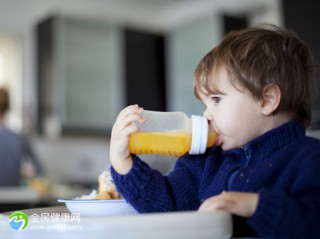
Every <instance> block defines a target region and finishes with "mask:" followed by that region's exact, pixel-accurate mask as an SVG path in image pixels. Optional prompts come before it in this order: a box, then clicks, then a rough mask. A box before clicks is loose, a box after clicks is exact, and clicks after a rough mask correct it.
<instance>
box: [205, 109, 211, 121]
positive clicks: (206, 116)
mask: <svg viewBox="0 0 320 239" xmlns="http://www.w3.org/2000/svg"><path fill="white" fill-rule="evenodd" d="M203 117H205V118H206V119H207V120H208V121H213V115H212V113H210V111H209V110H208V107H207V108H206V110H205V111H204V112H203Z"/></svg>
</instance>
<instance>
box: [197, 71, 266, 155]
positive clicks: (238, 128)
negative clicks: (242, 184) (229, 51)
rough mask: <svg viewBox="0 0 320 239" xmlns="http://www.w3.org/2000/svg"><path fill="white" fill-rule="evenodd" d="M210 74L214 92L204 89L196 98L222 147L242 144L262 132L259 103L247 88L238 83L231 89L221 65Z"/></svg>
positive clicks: (262, 120) (224, 148) (233, 146)
mask: <svg viewBox="0 0 320 239" xmlns="http://www.w3.org/2000/svg"><path fill="white" fill-rule="evenodd" d="M211 77H212V79H211V82H214V85H215V87H214V88H215V92H214V93H208V92H207V91H204V93H202V94H200V97H201V100H202V102H203V103H204V104H205V106H206V110H205V112H204V114H203V115H204V116H205V117H206V118H207V119H208V121H209V125H210V127H213V128H214V129H215V131H216V132H217V133H218V135H219V136H218V143H219V145H221V147H222V149H223V150H229V149H232V148H236V147H241V146H244V145H245V144H246V143H248V142H249V141H251V140H253V139H254V138H256V137H258V136H259V135H261V134H263V133H264V132H265V128H264V126H263V123H264V116H263V114H262V113H261V104H260V103H259V102H258V101H257V100H255V99H253V97H252V96H251V94H250V93H249V92H248V91H247V90H245V89H243V88H241V87H240V86H239V87H238V86H237V88H235V87H234V86H233V85H232V84H231V82H230V79H229V76H228V74H227V71H226V70H225V69H224V68H221V69H220V70H218V71H217V72H216V74H212V76H211Z"/></svg>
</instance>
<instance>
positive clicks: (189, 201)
mask: <svg viewBox="0 0 320 239" xmlns="http://www.w3.org/2000/svg"><path fill="white" fill-rule="evenodd" d="M179 160H180V161H185V162H188V161H187V160H185V159H183V158H180V159H179ZM179 160H178V161H179ZM189 163H190V162H189ZM180 164H181V163H180ZM111 175H112V177H113V180H114V183H115V185H116V187H117V190H118V191H119V193H120V194H121V195H122V196H123V197H124V198H125V199H126V200H127V201H128V202H129V203H130V204H131V205H132V206H133V207H134V208H135V209H136V210H137V211H138V212H140V213H143V212H161V211H179V210H195V209H196V208H197V207H198V199H197V198H198V197H197V190H194V189H195V188H197V186H196V185H195V184H196V180H194V179H192V176H191V175H192V173H190V171H189V170H188V169H186V167H184V166H178V167H177V166H176V167H175V169H174V170H173V172H171V173H170V175H168V176H163V175H162V174H161V173H160V172H159V171H157V170H154V169H152V168H150V167H149V165H147V164H146V163H145V162H143V161H142V160H141V159H140V158H139V157H137V156H133V167H132V168H131V170H130V171H129V172H128V173H127V174H125V175H120V174H118V173H117V172H116V171H115V170H114V169H113V168H112V167H111ZM186 178H187V180H186ZM188 178H189V179H190V180H191V182H190V180H189V179H188ZM186 182H188V183H186Z"/></svg>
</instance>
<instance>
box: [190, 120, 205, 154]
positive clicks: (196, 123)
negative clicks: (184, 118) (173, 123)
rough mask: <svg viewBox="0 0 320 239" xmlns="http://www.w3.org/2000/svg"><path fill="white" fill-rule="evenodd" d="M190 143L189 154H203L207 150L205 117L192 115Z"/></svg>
mask: <svg viewBox="0 0 320 239" xmlns="http://www.w3.org/2000/svg"><path fill="white" fill-rule="evenodd" d="M191 119H192V141H191V149H190V151H189V154H203V153H204V152H205V151H206V148H207V140H208V121H207V119H206V118H205V117H203V116H199V115H192V116H191Z"/></svg>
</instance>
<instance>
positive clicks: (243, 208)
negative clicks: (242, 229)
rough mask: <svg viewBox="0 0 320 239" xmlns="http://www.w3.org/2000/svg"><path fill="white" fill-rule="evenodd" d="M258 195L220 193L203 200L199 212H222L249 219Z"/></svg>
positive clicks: (255, 205)
mask: <svg viewBox="0 0 320 239" xmlns="http://www.w3.org/2000/svg"><path fill="white" fill-rule="evenodd" d="M258 200H259V194H258V193H242V192H222V193H221V194H219V195H217V196H214V197H211V198H208V199H207V200H205V201H204V202H203V203H202V204H201V206H200V208H199V211H216V210H224V211H227V212H229V213H231V214H235V215H238V216H242V217H251V216H252V215H253V214H254V212H255V211H256V209H257V205H258Z"/></svg>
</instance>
